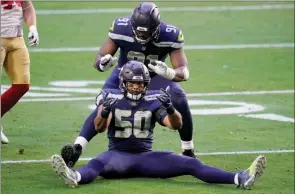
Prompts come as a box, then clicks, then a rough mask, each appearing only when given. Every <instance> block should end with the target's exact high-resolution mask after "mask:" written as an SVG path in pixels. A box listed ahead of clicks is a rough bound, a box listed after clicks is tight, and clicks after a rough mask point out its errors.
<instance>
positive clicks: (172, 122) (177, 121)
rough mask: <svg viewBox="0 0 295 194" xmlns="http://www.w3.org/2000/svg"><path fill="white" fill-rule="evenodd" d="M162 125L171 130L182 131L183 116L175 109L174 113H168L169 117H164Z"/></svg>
mask: <svg viewBox="0 0 295 194" xmlns="http://www.w3.org/2000/svg"><path fill="white" fill-rule="evenodd" d="M162 123H163V124H164V125H165V126H166V127H168V128H170V129H175V130H180V129H181V127H182V118H181V114H180V113H179V112H178V111H177V110H175V109H174V112H173V113H171V114H169V113H167V116H165V117H164V119H163V121H162Z"/></svg>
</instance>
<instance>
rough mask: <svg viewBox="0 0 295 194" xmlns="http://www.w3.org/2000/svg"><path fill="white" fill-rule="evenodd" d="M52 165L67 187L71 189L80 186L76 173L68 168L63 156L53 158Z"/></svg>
mask: <svg viewBox="0 0 295 194" xmlns="http://www.w3.org/2000/svg"><path fill="white" fill-rule="evenodd" d="M51 164H52V167H53V169H54V171H55V172H56V174H57V175H58V176H59V177H61V178H62V179H63V180H64V182H65V184H66V185H68V186H69V187H71V188H75V187H77V186H78V182H77V174H76V172H75V171H74V170H72V169H70V168H69V167H67V165H66V163H65V162H64V160H63V159H62V157H61V156H59V155H57V154H55V155H53V156H51Z"/></svg>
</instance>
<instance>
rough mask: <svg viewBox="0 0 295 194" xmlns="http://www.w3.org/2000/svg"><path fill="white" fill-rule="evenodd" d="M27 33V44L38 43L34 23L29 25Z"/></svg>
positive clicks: (34, 44) (33, 44) (35, 44)
mask: <svg viewBox="0 0 295 194" xmlns="http://www.w3.org/2000/svg"><path fill="white" fill-rule="evenodd" d="M29 30H30V32H29V35H28V38H29V45H30V46H31V47H33V46H37V45H38V44H39V36H38V31H37V28H36V26H35V25H31V26H30V27H29Z"/></svg>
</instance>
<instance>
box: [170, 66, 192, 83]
mask: <svg viewBox="0 0 295 194" xmlns="http://www.w3.org/2000/svg"><path fill="white" fill-rule="evenodd" d="M174 71H175V77H174V78H173V79H172V81H174V82H182V81H186V80H188V78H189V71H188V69H187V67H186V66H181V67H178V68H176V69H174Z"/></svg>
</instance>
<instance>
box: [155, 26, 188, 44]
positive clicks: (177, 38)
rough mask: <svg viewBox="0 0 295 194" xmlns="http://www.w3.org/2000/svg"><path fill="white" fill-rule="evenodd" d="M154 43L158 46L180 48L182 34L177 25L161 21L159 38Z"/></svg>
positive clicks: (182, 38)
mask: <svg viewBox="0 0 295 194" xmlns="http://www.w3.org/2000/svg"><path fill="white" fill-rule="evenodd" d="M154 44H155V45H156V46H158V47H172V48H174V49H178V48H182V47H183V45H184V36H183V34H182V31H181V30H180V29H179V28H178V27H176V26H173V25H170V24H167V23H165V22H161V26H160V35H159V39H158V40H157V41H156V42H155V43H154Z"/></svg>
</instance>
